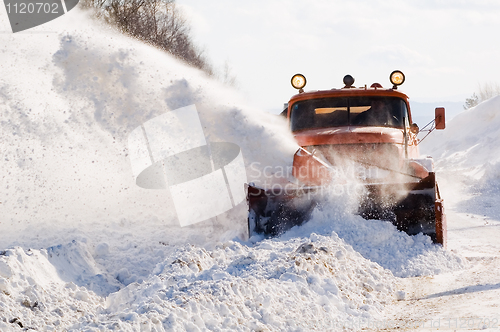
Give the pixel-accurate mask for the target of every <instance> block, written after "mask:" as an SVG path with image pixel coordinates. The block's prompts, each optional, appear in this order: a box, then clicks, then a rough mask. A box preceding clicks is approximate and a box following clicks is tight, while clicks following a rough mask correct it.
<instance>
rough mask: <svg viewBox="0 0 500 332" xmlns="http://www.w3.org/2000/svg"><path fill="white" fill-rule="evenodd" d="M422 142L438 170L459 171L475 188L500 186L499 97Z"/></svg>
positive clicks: (467, 111)
mask: <svg viewBox="0 0 500 332" xmlns="http://www.w3.org/2000/svg"><path fill="white" fill-rule="evenodd" d="M446 126H447V127H446V129H445V130H443V131H436V132H434V133H432V134H431V135H430V136H429V137H428V138H427V139H426V140H424V141H423V142H422V145H421V147H422V151H423V152H425V153H429V154H432V155H433V157H434V158H435V160H436V166H437V168H438V171H439V170H446V171H460V172H461V173H464V174H465V175H466V176H467V177H468V178H469V179H470V180H472V182H473V183H474V184H477V185H481V186H487V187H489V186H495V187H497V188H498V186H499V185H500V154H499V153H498V152H499V151H500V150H499V149H500V148H499V147H500V96H497V97H494V98H492V99H489V100H487V101H484V102H482V103H481V104H479V105H477V106H476V107H473V108H471V109H468V110H465V111H463V112H462V113H460V114H458V115H457V116H456V117H455V118H453V120H451V121H450V122H449V123H447V124H446Z"/></svg>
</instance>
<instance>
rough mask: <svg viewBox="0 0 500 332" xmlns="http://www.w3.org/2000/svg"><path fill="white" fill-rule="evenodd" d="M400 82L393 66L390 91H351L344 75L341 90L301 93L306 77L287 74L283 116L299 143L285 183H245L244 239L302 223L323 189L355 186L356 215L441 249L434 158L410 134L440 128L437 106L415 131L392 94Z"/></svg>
mask: <svg viewBox="0 0 500 332" xmlns="http://www.w3.org/2000/svg"><path fill="white" fill-rule="evenodd" d="M404 80H405V76H404V74H403V73H402V72H401V71H394V72H392V73H391V75H390V82H391V84H392V87H390V88H383V87H382V85H381V84H379V83H374V84H372V85H371V86H370V87H368V86H366V85H365V86H362V87H358V88H356V87H355V86H354V78H353V77H352V76H350V75H346V76H345V77H344V87H343V88H338V89H336V88H334V89H331V90H319V91H310V92H304V89H303V88H304V87H305V85H306V78H305V77H304V76H303V75H301V74H297V75H294V76H293V77H292V86H293V87H294V88H296V89H297V90H298V94H296V95H294V96H292V98H291V99H290V101H289V102H288V104H285V106H286V108H285V109H284V111H283V113H282V115H283V116H286V118H287V121H288V124H289V126H290V130H291V131H292V134H293V135H294V137H295V139H296V141H297V142H298V144H299V146H300V148H299V149H298V151H297V152H296V153H295V155H294V157H293V167H292V170H291V175H290V176H289V177H288V178H287V181H286V183H278V185H273V186H263V185H262V186H261V185H256V184H254V183H250V184H248V185H247V201H248V206H249V214H248V230H249V235H250V236H253V235H256V234H263V235H265V236H278V235H280V234H282V233H284V232H285V231H287V230H288V229H290V228H292V227H294V226H297V225H301V224H303V223H304V222H307V221H308V220H309V219H310V218H311V215H312V213H313V210H314V209H315V208H316V207H321V205H323V204H332V203H331V202H332V201H331V200H330V201H328V200H325V199H324V196H325V193H327V192H328V190H330V192H331V190H332V188H338V186H349V185H354V187H355V188H357V190H355V191H356V194H357V195H358V196H359V197H358V198H357V203H356V205H357V208H355V211H354V212H355V213H357V214H359V215H361V216H362V217H363V218H364V219H379V220H387V221H390V222H392V223H393V224H394V225H395V226H396V227H397V228H398V230H400V231H404V232H406V233H408V234H409V235H416V234H419V233H423V234H425V235H428V236H430V238H431V239H432V241H433V242H435V243H439V244H441V245H443V246H444V247H446V218H445V213H444V206H443V200H442V198H441V196H440V193H439V188H438V185H437V182H436V176H435V173H434V169H433V167H434V166H433V161H432V158H431V157H421V156H420V153H419V147H418V144H419V142H420V141H421V140H422V139H420V140H419V139H418V138H417V135H418V134H419V132H420V133H421V134H422V133H423V132H427V134H428V133H430V132H431V131H432V130H434V129H444V128H445V112H444V108H441V107H438V108H436V110H435V118H434V120H433V121H431V122H430V123H429V124H428V125H427V126H425V127H424V128H422V130H420V129H419V127H418V126H417V125H416V124H415V123H413V122H412V116H411V112H410V103H409V98H408V96H407V95H406V94H404V93H402V92H400V91H398V86H400V85H401V84H403V82H404ZM425 128H429V129H427V130H423V129H425ZM425 137H426V136H425ZM425 137H424V138H425Z"/></svg>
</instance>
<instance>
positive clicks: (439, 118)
mask: <svg viewBox="0 0 500 332" xmlns="http://www.w3.org/2000/svg"><path fill="white" fill-rule="evenodd" d="M434 120H435V126H436V129H444V128H445V127H446V121H445V117H444V107H437V108H436V116H435V118H434Z"/></svg>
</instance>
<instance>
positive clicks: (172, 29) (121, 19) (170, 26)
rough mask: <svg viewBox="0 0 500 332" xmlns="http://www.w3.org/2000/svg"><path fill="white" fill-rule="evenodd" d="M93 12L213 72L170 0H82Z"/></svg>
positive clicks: (187, 26)
mask: <svg viewBox="0 0 500 332" xmlns="http://www.w3.org/2000/svg"><path fill="white" fill-rule="evenodd" d="M82 4H83V6H85V7H87V8H93V9H94V10H95V16H96V17H98V18H100V19H103V20H105V21H106V22H108V23H110V24H113V25H115V26H117V27H118V28H119V29H120V30H121V31H122V32H123V33H126V34H128V35H130V36H133V37H136V38H138V39H140V40H142V41H144V42H147V43H149V44H151V45H154V46H156V47H159V48H160V49H162V50H164V51H167V52H169V53H171V54H172V55H174V56H176V57H178V58H180V59H182V60H184V61H186V62H187V63H189V64H190V65H192V66H194V67H196V68H199V69H201V70H203V71H205V72H206V73H207V74H208V75H213V74H214V73H213V69H212V67H211V65H210V64H209V63H208V61H207V60H206V58H205V56H204V54H203V51H202V50H200V49H199V48H197V47H196V46H195V45H194V43H193V41H192V39H191V37H190V29H189V25H188V24H187V22H186V20H185V19H184V17H183V16H182V15H181V13H180V12H179V10H178V9H177V8H176V7H175V2H174V0H84V1H82Z"/></svg>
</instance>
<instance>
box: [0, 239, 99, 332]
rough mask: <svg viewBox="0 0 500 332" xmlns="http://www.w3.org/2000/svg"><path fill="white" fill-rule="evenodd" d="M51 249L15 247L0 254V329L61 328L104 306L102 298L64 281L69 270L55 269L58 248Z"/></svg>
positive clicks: (68, 276)
mask: <svg viewBox="0 0 500 332" xmlns="http://www.w3.org/2000/svg"><path fill="white" fill-rule="evenodd" d="M52 249H54V248H52ZM52 249H48V250H24V249H22V248H20V247H16V248H14V249H9V250H5V251H2V252H0V312H1V314H0V316H1V317H2V318H1V319H0V330H2V331H11V330H12V331H18V330H19V328H26V329H36V330H40V329H42V328H43V329H46V328H47V327H49V328H53V329H62V328H64V327H65V326H67V322H68V321H72V320H78V319H79V318H80V317H81V315H82V313H91V312H95V310H96V308H98V307H100V306H101V307H102V306H103V305H104V303H105V302H104V298H102V297H100V296H98V295H96V294H95V293H94V292H92V291H90V290H89V289H88V288H86V287H83V286H77V285H76V284H75V283H73V282H71V281H68V282H66V281H64V280H65V279H66V278H71V277H72V275H71V272H72V271H71V270H66V269H65V270H60V271H58V270H57V268H56V266H57V264H56V265H53V263H54V262H53V261H52V259H55V260H59V261H60V258H56V257H57V255H58V254H60V253H61V250H60V249H61V248H58V249H57V248H56V250H55V252H54V250H52ZM83 253H84V254H85V252H83ZM87 258H91V256H87ZM66 263H67V264H66V265H70V264H71V263H70V262H69V261H67V262H66ZM58 266H59V267H61V268H62V267H63V265H58ZM79 272H84V271H79ZM94 272H95V271H94ZM60 273H62V274H63V275H61V277H60V276H59V274H60ZM68 273H69V274H70V275H67V274H68Z"/></svg>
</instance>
